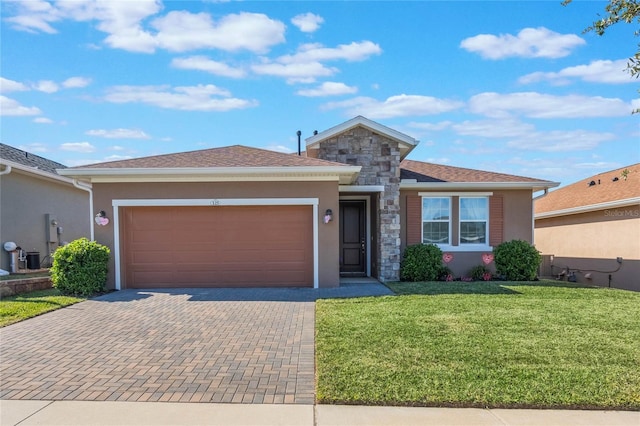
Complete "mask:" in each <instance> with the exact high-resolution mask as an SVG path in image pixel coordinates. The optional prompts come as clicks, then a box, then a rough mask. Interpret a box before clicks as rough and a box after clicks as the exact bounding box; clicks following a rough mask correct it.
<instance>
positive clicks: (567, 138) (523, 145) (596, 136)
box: [507, 130, 616, 152]
mask: <svg viewBox="0 0 640 426" xmlns="http://www.w3.org/2000/svg"><path fill="white" fill-rule="evenodd" d="M615 137H616V135H615V134H613V133H603V132H590V131H586V130H553V131H549V132H532V133H530V134H527V135H522V136H520V137H518V138H516V139H513V140H511V141H509V142H508V143H507V146H508V147H509V148H513V149H522V150H530V151H544V152H566V151H584V150H589V149H593V148H595V147H597V146H598V145H599V144H600V143H602V142H606V141H610V140H613V139H615Z"/></svg>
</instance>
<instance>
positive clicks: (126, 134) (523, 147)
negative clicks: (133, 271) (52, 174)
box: [0, 0, 640, 185]
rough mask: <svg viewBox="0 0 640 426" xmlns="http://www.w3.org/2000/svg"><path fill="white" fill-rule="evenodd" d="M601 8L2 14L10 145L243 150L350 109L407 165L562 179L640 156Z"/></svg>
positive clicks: (127, 5) (272, 144)
mask: <svg viewBox="0 0 640 426" xmlns="http://www.w3.org/2000/svg"><path fill="white" fill-rule="evenodd" d="M606 3H607V2H597V1H580V0H575V1H574V2H573V3H572V4H570V5H569V6H568V7H563V6H561V5H560V0H553V1H535V2H526V1H514V2H508V1H506V2H503V1H471V2H458V1H446V2H445V1H441V2H435V1H412V2H402V1H390V2H367V1H342V2H333V1H316V2H314V1H306V2H294V1H287V2H284V1H260V2H251V1H245V2H235V1H233V2H220V1H201V2H196V1H160V0H148V1H143V0H131V1H97V2H96V1H84V0H73V1H44V0H26V1H25V0H20V1H7V0H4V1H2V3H1V4H0V7H1V13H2V23H1V30H0V31H1V34H0V35H1V53H0V55H1V61H2V62H1V63H2V67H1V69H0V77H1V78H2V80H1V84H0V88H1V91H2V93H1V94H0V96H2V97H1V102H2V103H1V104H0V107H1V108H0V112H1V117H0V119H1V123H0V124H1V129H2V130H1V132H2V133H1V141H2V142H3V143H6V144H9V145H12V146H15V147H18V148H21V149H24V150H27V151H30V152H33V153H37V154H39V155H41V156H44V157H46V158H50V159H52V160H55V161H59V162H61V163H63V164H66V165H68V166H77V165H82V164H88V163H94V162H101V161H109V160H117V159H125V158H132V157H141V156H147V155H155V154H164V153H171V152H179V151H190V150H197V149H204V148H210V147H219V146H227V145H234V144H242V145H248V146H255V147H259V148H267V149H272V150H278V151H283V152H293V151H294V150H295V149H297V137H296V131H297V130H301V131H302V137H303V139H304V138H306V137H309V136H311V135H312V133H313V131H314V130H318V131H322V130H326V129H328V128H330V127H332V126H334V125H337V124H340V123H342V122H344V121H346V120H348V119H350V118H353V117H354V116H356V115H363V116H365V117H367V118H370V119H372V120H374V121H377V122H379V123H381V124H384V125H387V126H389V127H392V128H394V129H396V130H399V131H402V132H405V133H407V134H409V135H411V136H413V137H415V138H416V139H418V140H420V144H419V146H418V147H417V148H416V149H415V150H414V151H413V152H412V153H411V154H410V157H409V158H411V159H413V160H419V161H427V162H435V163H440V164H447V165H453V166H459V167H469V168H475V169H482V170H491V171H498V172H504V173H510V174H517V175H523V176H530V177H536V178H541V179H548V180H553V181H559V182H561V183H562V184H563V185H565V184H569V183H572V182H575V181H576V180H579V179H582V178H585V177H588V176H591V175H593V174H596V173H599V172H602V171H607V170H611V169H614V168H618V167H623V166H627V165H630V164H633V163H637V162H640V127H639V123H640V115H638V114H636V115H631V111H632V110H633V109H634V108H638V107H640V100H639V99H638V93H637V88H638V80H634V79H632V78H631V77H630V76H629V75H628V74H627V73H625V71H624V69H625V67H626V58H627V57H629V56H630V55H632V54H633V52H635V49H636V45H637V41H638V39H637V38H636V37H634V34H633V32H634V30H635V28H634V27H633V25H625V24H620V25H618V26H615V27H612V28H610V30H609V31H608V32H607V34H606V35H604V36H602V37H600V36H597V35H595V34H593V33H587V34H583V33H582V30H583V29H584V28H585V27H586V26H587V25H589V24H590V23H591V22H592V21H593V20H595V19H596V18H597V14H598V13H602V12H603V10H604V7H605V5H606Z"/></svg>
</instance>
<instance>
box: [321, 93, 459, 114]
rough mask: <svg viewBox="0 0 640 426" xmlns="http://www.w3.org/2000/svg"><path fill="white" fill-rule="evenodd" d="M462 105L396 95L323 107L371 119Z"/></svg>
mask: <svg viewBox="0 0 640 426" xmlns="http://www.w3.org/2000/svg"><path fill="white" fill-rule="evenodd" d="M463 106H464V103H463V102H459V101H454V100H451V99H438V98H434V97H431V96H420V95H405V94H402V95H397V96H391V97H389V98H387V99H386V100H384V101H382V102H381V101H378V100H377V99H373V98H368V97H357V98H353V99H349V100H346V101H342V102H330V103H327V104H325V105H323V107H322V108H323V109H325V110H327V109H345V110H346V113H347V115H363V116H365V117H369V118H372V119H379V118H392V117H406V116H415V115H434V114H440V113H443V112H447V111H452V110H455V109H458V108H461V107H463Z"/></svg>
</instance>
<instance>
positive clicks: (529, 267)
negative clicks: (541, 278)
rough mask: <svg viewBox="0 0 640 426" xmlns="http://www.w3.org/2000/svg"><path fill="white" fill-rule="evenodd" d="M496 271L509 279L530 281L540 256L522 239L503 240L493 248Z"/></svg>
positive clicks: (533, 276)
mask: <svg viewBox="0 0 640 426" xmlns="http://www.w3.org/2000/svg"><path fill="white" fill-rule="evenodd" d="M493 255H494V262H495V265H496V272H497V273H498V275H501V276H502V277H504V278H505V279H506V280H509V281H530V280H533V279H535V278H536V273H537V271H538V267H539V266H540V262H542V256H541V255H540V253H539V252H538V250H536V248H535V247H534V246H532V245H531V244H529V243H528V242H526V241H523V240H512V241H507V242H504V243H502V244H500V245H498V246H497V247H495V248H494V249H493Z"/></svg>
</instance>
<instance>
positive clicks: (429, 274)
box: [400, 244, 443, 281]
mask: <svg viewBox="0 0 640 426" xmlns="http://www.w3.org/2000/svg"><path fill="white" fill-rule="evenodd" d="M442 268H443V266H442V250H440V248H439V247H438V246H436V245H435V244H416V245H412V246H409V247H407V248H406V249H405V250H404V254H403V256H402V263H401V264H400V279H401V280H402V281H435V280H437V279H439V278H440V277H441V276H442V275H441V274H442V272H443V269H442Z"/></svg>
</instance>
